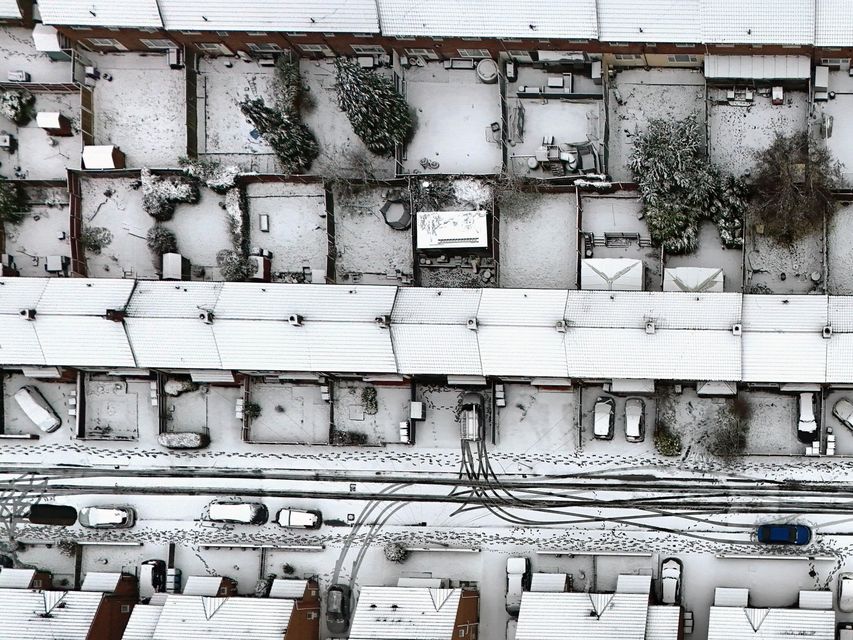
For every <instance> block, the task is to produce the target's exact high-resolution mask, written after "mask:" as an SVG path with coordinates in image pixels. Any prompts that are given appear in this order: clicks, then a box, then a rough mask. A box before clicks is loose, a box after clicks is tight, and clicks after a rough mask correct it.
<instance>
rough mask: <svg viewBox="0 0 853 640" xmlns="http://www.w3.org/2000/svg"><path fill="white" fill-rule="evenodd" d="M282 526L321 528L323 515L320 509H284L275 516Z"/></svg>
mask: <svg viewBox="0 0 853 640" xmlns="http://www.w3.org/2000/svg"><path fill="white" fill-rule="evenodd" d="M275 521H276V523H277V524H278V525H279V526H280V527H287V528H288V529H319V528H320V524H321V523H322V522H323V517H322V516H321V515H320V512H319V511H308V510H305V509H282V510H281V511H279V512H278V515H277V516H276V517H275Z"/></svg>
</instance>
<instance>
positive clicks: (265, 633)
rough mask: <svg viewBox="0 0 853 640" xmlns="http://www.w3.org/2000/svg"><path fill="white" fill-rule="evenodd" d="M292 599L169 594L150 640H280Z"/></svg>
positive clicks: (291, 605)
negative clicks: (188, 639)
mask: <svg viewBox="0 0 853 640" xmlns="http://www.w3.org/2000/svg"><path fill="white" fill-rule="evenodd" d="M292 611H293V600H283V599H278V598H205V597H201V596H184V595H173V594H170V595H169V597H168V598H166V603H165V604H164V605H163V611H162V612H161V613H160V619H159V620H158V621H157V628H156V630H155V631H154V636H153V637H152V640H180V639H182V638H187V637H192V638H195V639H198V640H282V638H284V634H285V633H286V632H287V626H288V624H289V623H290V615H291V613H292Z"/></svg>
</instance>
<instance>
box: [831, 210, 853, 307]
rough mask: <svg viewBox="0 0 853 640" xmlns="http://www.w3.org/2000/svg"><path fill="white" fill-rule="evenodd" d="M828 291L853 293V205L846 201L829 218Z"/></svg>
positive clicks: (839, 293)
mask: <svg viewBox="0 0 853 640" xmlns="http://www.w3.org/2000/svg"><path fill="white" fill-rule="evenodd" d="M826 233H827V237H826V260H827V265H826V267H827V293H830V294H833V295H847V296H849V295H851V294H853V278H851V276H853V242H851V239H853V207H851V206H850V205H849V204H847V203H844V204H843V206H839V208H838V210H837V211H835V212H834V213H833V214H832V215H831V216H829V218H828V219H827V226H826Z"/></svg>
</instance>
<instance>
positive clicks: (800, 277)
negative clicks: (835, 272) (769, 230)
mask: <svg viewBox="0 0 853 640" xmlns="http://www.w3.org/2000/svg"><path fill="white" fill-rule="evenodd" d="M813 276H816V277H817V280H815V279H814V278H813ZM842 277H843V271H842ZM823 287H824V283H823V230H822V229H819V230H817V231H816V232H815V233H812V234H811V235H808V236H806V237H805V238H802V239H801V240H798V241H797V242H795V243H794V244H792V245H790V246H786V245H782V244H778V243H776V242H774V241H773V240H770V239H769V238H768V237H767V236H765V235H759V234H757V233H755V232H754V230H752V229H751V228H750V227H747V233H746V274H745V276H744V290H745V291H747V292H751V293H779V294H785V293H809V292H812V291H818V292H821V293H822V292H823Z"/></svg>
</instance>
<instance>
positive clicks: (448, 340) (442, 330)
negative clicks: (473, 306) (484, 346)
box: [391, 324, 483, 376]
mask: <svg viewBox="0 0 853 640" xmlns="http://www.w3.org/2000/svg"><path fill="white" fill-rule="evenodd" d="M391 338H392V340H393V344H394V353H395V355H396V356H397V368H398V371H399V373H403V374H407V375H409V374H419V373H420V374H436V375H471V376H481V375H483V367H482V365H481V364H480V349H479V346H478V344H477V333H476V332H475V331H471V330H470V329H467V328H465V327H463V326H458V325H446V324H438V325H428V324H398V325H391Z"/></svg>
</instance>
